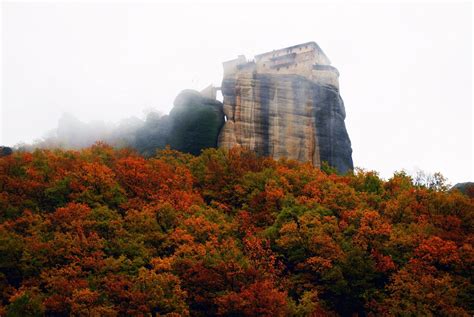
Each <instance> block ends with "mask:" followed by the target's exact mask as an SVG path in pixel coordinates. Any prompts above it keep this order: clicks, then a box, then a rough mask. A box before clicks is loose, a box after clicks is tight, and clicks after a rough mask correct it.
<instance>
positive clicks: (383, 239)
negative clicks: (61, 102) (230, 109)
mask: <svg viewBox="0 0 474 317" xmlns="http://www.w3.org/2000/svg"><path fill="white" fill-rule="evenodd" d="M468 194H469V193H468ZM473 224H474V200H473V198H472V196H471V197H470V196H469V195H466V194H463V193H461V192H459V191H457V190H449V189H448V188H447V186H446V184H445V183H444V181H443V178H442V177H435V178H433V179H432V181H430V182H429V183H424V184H421V183H418V182H416V181H414V180H413V179H412V178H411V177H410V176H408V175H407V174H405V173H403V172H400V173H396V174H394V175H393V177H391V178H390V179H388V180H384V179H381V178H380V177H379V176H378V175H377V173H375V172H371V171H364V170H356V171H355V172H354V173H350V174H347V175H338V174H337V173H335V171H334V170H333V169H331V168H330V167H328V166H324V167H323V168H322V169H321V170H320V169H316V168H313V167H312V166H311V165H310V164H304V163H299V162H295V161H288V160H279V161H275V160H272V159H269V158H260V157H256V156H255V155H254V154H253V153H251V152H248V151H244V150H239V149H234V150H231V151H224V150H219V149H208V150H205V151H203V152H202V153H201V154H200V155H199V156H192V155H189V154H183V153H180V152H177V151H172V150H169V149H165V150H162V151H159V152H157V154H156V155H155V156H153V157H151V158H144V157H142V156H140V155H139V154H137V153H135V152H134V151H132V150H129V149H113V148H112V147H109V146H107V145H105V144H100V143H98V144H96V145H94V146H92V147H90V148H86V149H83V150H80V151H65V150H35V151H34V152H16V153H14V154H12V155H9V156H6V157H2V158H0V292H1V293H0V296H1V301H0V315H1V316H4V315H6V316H68V315H74V316H129V315H134V316H140V315H142V316H354V315H355V316H472V315H473V314H474V302H473V301H474V288H473V283H472V279H473V276H472V272H473V271H474V270H473V264H474V250H473V247H472V244H473V239H474V235H473Z"/></svg>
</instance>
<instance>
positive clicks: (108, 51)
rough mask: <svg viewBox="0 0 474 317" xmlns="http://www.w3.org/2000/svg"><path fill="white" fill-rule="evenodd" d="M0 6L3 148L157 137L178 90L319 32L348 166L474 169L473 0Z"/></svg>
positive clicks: (455, 177) (473, 174) (454, 172)
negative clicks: (335, 86) (229, 63)
mask: <svg viewBox="0 0 474 317" xmlns="http://www.w3.org/2000/svg"><path fill="white" fill-rule="evenodd" d="M1 6H2V50H1V51H2V71H1V74H2V97H1V103H2V105H1V112H0V115H1V120H0V124H1V127H0V132H1V135H0V145H7V146H13V145H15V144H19V143H27V144H33V143H34V144H39V143H38V142H34V141H35V140H36V139H38V137H41V136H44V134H45V132H46V131H51V129H53V130H54V131H53V132H51V133H50V134H49V136H45V137H43V140H42V142H46V143H43V144H47V143H48V142H49V143H48V144H49V145H52V144H54V142H56V143H57V144H60V143H61V144H63V145H62V146H65V147H69V146H70V147H81V146H85V145H86V144H89V143H90V142H92V139H103V140H104V141H106V142H111V143H114V144H117V145H118V146H122V144H124V143H127V142H132V143H133V142H134V141H135V142H137V139H138V140H140V138H146V135H147V133H149V132H150V131H154V130H153V129H155V130H156V131H155V132H153V133H157V135H159V133H161V132H159V131H161V129H163V130H166V129H167V126H166V123H162V122H161V120H162V119H163V117H164V115H162V114H167V113H169V111H170V109H171V107H172V104H173V100H174V99H175V97H176V96H177V94H178V93H179V92H180V91H181V90H183V89H196V90H201V89H202V88H204V87H206V86H207V85H209V84H214V85H216V86H220V82H221V80H222V64H221V63H222V62H223V61H226V60H230V59H233V58H236V57H237V55H239V54H245V55H246V56H247V57H248V58H252V57H253V56H254V55H255V54H258V53H262V52H266V51H271V50H272V49H277V48H282V47H286V46H290V45H295V44H298V43H303V42H307V41H313V40H314V41H316V42H317V43H318V44H319V46H320V47H321V48H322V49H323V51H324V52H325V53H326V55H328V56H329V58H330V59H331V61H332V65H333V66H335V67H336V68H338V70H339V72H340V78H339V82H340V88H341V96H342V98H343V99H344V102H345V106H346V112H347V117H346V126H347V130H348V133H349V136H350V138H351V141H352V147H353V160H354V164H355V165H356V166H359V167H363V168H366V169H371V170H377V171H379V172H380V174H381V176H383V177H390V175H392V173H393V172H394V171H398V170H402V169H407V170H416V169H422V170H427V171H440V172H441V173H442V174H443V175H445V176H446V177H448V179H449V180H450V181H451V182H452V183H456V182H463V181H469V180H472V179H474V168H473V165H472V162H473V131H472V121H473V117H472V115H473V112H472V10H471V9H472V4H471V3H457V2H455V1H453V2H449V3H448V2H446V3H435V4H430V3H416V4H412V3H387V4H376V3H366V4H348V3H334V4H325V3H318V2H315V3H302V4H295V3H293V2H279V3H272V4H269V3H259V2H258V1H256V2H252V3H245V2H244V3H240V4H219V3H213V4H212V3H207V4H206V3H194V2H193V3H191V2H189V3H176V4H164V3H161V4H160V3H147V2H145V3H132V2H120V3H111V2H104V3H97V4H96V3H88V2H82V3H81V2H77V3H61V2H50V3H27V2H5V1H4V2H2V4H1ZM150 107H151V108H154V109H156V111H157V112H158V113H160V114H159V115H158V116H157V118H155V119H153V120H155V121H159V122H160V124H157V125H156V126H153V129H152V127H151V126H152V125H153V124H152V123H151V122H153V120H151V121H149V120H147V118H146V117H143V116H140V115H139V113H140V111H141V109H144V108H150ZM64 113H69V114H71V115H66V116H64V115H63V114H64ZM68 116H69V118H68ZM74 118H76V119H74ZM124 118H130V119H124ZM122 121H123V122H122ZM165 121H166V120H165ZM165 121H164V122H165ZM58 122H60V124H58ZM61 122H62V123H61ZM110 122H112V123H110ZM65 123H66V124H65ZM74 125H75V126H76V129H70V126H71V127H72V126H74ZM147 125H149V126H150V129H148V130H147V129H142V130H140V127H142V128H143V127H146V126H147ZM121 126H122V127H121ZM78 131H80V132H78ZM140 131H142V132H143V133H142V134H140ZM145 131H147V132H145ZM150 133H151V132H150ZM94 134H96V135H95V136H94ZM148 139H149V140H150V135H148ZM162 140H163V139H158V140H156V142H158V143H159V142H162ZM150 142H152V141H150Z"/></svg>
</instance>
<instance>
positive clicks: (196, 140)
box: [169, 90, 224, 155]
mask: <svg viewBox="0 0 474 317" xmlns="http://www.w3.org/2000/svg"><path fill="white" fill-rule="evenodd" d="M169 117H170V120H171V122H172V128H171V133H170V138H169V144H170V146H171V147H172V148H174V149H177V150H179V151H182V152H187V153H191V154H194V155H199V154H200V153H201V150H202V149H206V148H212V147H217V139H218V136H219V131H220V130H221V128H222V126H223V124H224V113H223V111H222V103H221V102H220V101H217V100H215V99H212V98H207V97H204V96H202V95H201V94H200V93H199V92H197V91H194V90H184V91H182V92H181V93H180V94H179V95H178V96H177V97H176V99H175V101H174V107H173V109H172V110H171V112H170V115H169Z"/></svg>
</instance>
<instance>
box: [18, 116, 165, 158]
mask: <svg viewBox="0 0 474 317" xmlns="http://www.w3.org/2000/svg"><path fill="white" fill-rule="evenodd" d="M172 126H173V122H172V120H170V118H169V115H165V114H162V113H160V112H158V111H154V110H153V111H147V113H146V115H145V116H144V118H139V117H137V116H132V117H129V118H125V119H122V120H120V121H118V122H105V121H101V120H94V121H88V122H87V121H81V120H80V119H78V118H77V117H76V116H74V115H73V114H70V113H63V114H62V115H61V117H60V118H59V120H58V125H57V127H56V128H54V129H52V130H50V131H48V132H47V133H46V134H45V135H44V136H43V137H42V138H39V139H36V140H35V141H34V142H32V143H24V142H23V143H19V144H16V145H15V146H14V148H15V149H16V150H20V151H32V150H34V149H38V148H47V149H54V148H61V149H67V150H70V149H72V150H78V149H82V148H86V147H89V146H91V145H93V144H95V143H97V142H104V143H107V144H109V145H112V146H114V147H117V148H121V147H129V148H133V149H135V150H137V151H138V152H140V153H142V154H143V155H146V156H150V155H153V154H154V153H155V152H156V150H157V149H159V148H164V147H165V146H166V145H168V142H169V137H170V133H171V128H172Z"/></svg>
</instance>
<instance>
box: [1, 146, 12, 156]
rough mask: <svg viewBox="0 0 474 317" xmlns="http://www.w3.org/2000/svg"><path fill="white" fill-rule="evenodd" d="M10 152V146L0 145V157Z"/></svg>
mask: <svg viewBox="0 0 474 317" xmlns="http://www.w3.org/2000/svg"><path fill="white" fill-rule="evenodd" d="M12 153H13V150H12V148H11V147H8V146H0V157H3V156H8V155H11V154H12Z"/></svg>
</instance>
